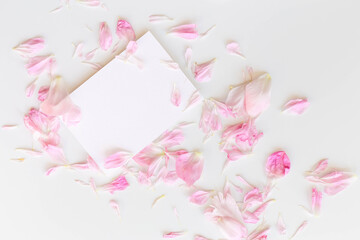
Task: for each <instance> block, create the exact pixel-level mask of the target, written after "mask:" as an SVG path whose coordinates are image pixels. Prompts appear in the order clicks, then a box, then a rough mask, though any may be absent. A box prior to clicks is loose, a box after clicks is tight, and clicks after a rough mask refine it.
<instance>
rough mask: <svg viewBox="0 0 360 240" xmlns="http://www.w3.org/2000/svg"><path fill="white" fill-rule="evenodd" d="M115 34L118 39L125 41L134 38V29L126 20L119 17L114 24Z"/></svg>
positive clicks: (133, 39)
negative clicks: (115, 24)
mask: <svg viewBox="0 0 360 240" xmlns="http://www.w3.org/2000/svg"><path fill="white" fill-rule="evenodd" d="M116 34H117V35H118V37H119V38H120V39H125V40H126V41H135V40H136V36H135V32H134V29H133V28H132V26H131V24H130V23H129V22H127V21H126V20H122V19H119V21H118V22H117V26H116Z"/></svg>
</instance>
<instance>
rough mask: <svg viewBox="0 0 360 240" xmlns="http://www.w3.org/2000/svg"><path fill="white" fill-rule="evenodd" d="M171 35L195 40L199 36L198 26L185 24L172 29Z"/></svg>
mask: <svg viewBox="0 0 360 240" xmlns="http://www.w3.org/2000/svg"><path fill="white" fill-rule="evenodd" d="M170 33H172V34H175V35H176V36H178V37H181V38H184V39H195V38H197V37H198V36H199V33H198V32H197V30H196V24H184V25H180V26H176V27H173V28H171V29H170Z"/></svg>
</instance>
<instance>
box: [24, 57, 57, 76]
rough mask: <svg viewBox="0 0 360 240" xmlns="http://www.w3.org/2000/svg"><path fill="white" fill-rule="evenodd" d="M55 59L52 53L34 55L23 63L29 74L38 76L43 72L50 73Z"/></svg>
mask: <svg viewBox="0 0 360 240" xmlns="http://www.w3.org/2000/svg"><path fill="white" fill-rule="evenodd" d="M54 64H55V59H54V57H53V56H52V55H48V56H36V57H32V58H30V59H29V62H28V63H27V64H26V65H25V67H26V69H27V72H28V74H29V75H30V76H38V75H40V74H41V73H43V72H47V73H52V71H53V67H54Z"/></svg>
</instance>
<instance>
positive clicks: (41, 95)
mask: <svg viewBox="0 0 360 240" xmlns="http://www.w3.org/2000/svg"><path fill="white" fill-rule="evenodd" d="M49 89H50V87H49V86H42V87H40V88H39V91H38V100H39V101H40V102H43V101H44V100H45V99H46V98H47V95H48V93H49Z"/></svg>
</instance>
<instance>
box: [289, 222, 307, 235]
mask: <svg viewBox="0 0 360 240" xmlns="http://www.w3.org/2000/svg"><path fill="white" fill-rule="evenodd" d="M307 224H308V222H307V221H304V222H303V223H302V224H301V225H300V226H299V227H298V228H297V229H296V231H295V232H294V234H293V235H292V236H291V237H290V239H293V238H294V237H295V236H296V235H298V234H299V233H300V232H302V231H303V230H304V228H305V227H306V226H307Z"/></svg>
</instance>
